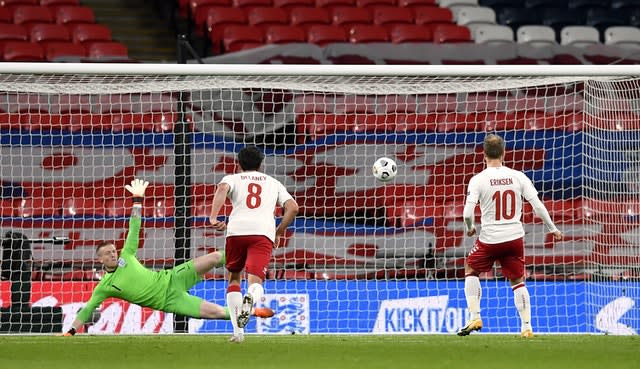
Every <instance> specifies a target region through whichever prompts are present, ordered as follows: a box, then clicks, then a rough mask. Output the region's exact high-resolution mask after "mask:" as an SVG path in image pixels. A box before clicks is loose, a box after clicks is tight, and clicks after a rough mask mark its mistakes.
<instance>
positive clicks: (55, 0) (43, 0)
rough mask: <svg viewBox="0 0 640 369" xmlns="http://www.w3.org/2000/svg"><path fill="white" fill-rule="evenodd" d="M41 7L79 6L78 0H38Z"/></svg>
mask: <svg viewBox="0 0 640 369" xmlns="http://www.w3.org/2000/svg"><path fill="white" fill-rule="evenodd" d="M39 3H40V5H41V6H49V7H51V6H60V5H68V6H76V5H79V4H80V0H40V1H39Z"/></svg>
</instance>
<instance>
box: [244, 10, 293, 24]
mask: <svg viewBox="0 0 640 369" xmlns="http://www.w3.org/2000/svg"><path fill="white" fill-rule="evenodd" d="M247 20H248V23H249V25H250V26H256V27H261V28H263V29H266V28H267V27H270V26H276V25H281V26H284V25H288V24H289V15H288V14H287V12H286V11H285V10H284V9H280V8H271V7H269V8H263V7H260V8H252V9H249V11H248V12H247Z"/></svg>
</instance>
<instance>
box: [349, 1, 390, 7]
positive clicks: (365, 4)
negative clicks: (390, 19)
mask: <svg viewBox="0 0 640 369" xmlns="http://www.w3.org/2000/svg"><path fill="white" fill-rule="evenodd" d="M395 5H396V1H395V0H356V6H357V7H358V8H373V7H379V6H384V7H395Z"/></svg>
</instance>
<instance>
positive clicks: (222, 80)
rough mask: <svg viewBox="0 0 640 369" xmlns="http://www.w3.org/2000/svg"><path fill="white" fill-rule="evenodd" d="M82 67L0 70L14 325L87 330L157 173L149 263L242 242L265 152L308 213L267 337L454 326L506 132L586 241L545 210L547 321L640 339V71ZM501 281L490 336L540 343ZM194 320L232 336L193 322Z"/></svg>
mask: <svg viewBox="0 0 640 369" xmlns="http://www.w3.org/2000/svg"><path fill="white" fill-rule="evenodd" d="M76 67H78V66H77V65H67V66H64V67H63V66H55V67H47V66H43V67H40V68H42V70H41V71H30V72H25V73H17V72H13V73H9V72H11V70H6V69H2V68H3V67H2V66H0V70H2V71H3V72H5V74H2V75H0V132H1V136H0V141H1V145H2V146H1V149H0V150H1V156H0V160H1V162H2V167H1V173H0V180H1V184H2V187H1V191H0V195H1V196H0V201H1V203H0V204H1V208H0V210H1V214H0V215H1V218H0V230H1V231H2V233H1V235H2V239H3V242H2V264H1V270H2V277H3V278H2V281H0V305H1V308H2V310H0V312H1V314H0V317H1V320H2V321H1V325H0V331H2V332H50V331H56V330H58V331H59V330H62V329H68V327H69V326H70V324H71V322H72V321H73V319H74V318H75V316H76V313H77V311H78V309H79V308H81V307H82V306H83V305H84V304H85V303H86V302H87V300H88V299H89V297H90V295H91V291H92V288H93V287H94V286H95V285H96V283H97V281H99V280H100V278H101V277H102V276H103V275H104V273H105V272H104V271H103V269H102V267H101V265H100V264H99V263H98V261H97V260H96V257H95V247H96V245H97V244H98V243H99V242H101V241H103V240H109V241H114V242H115V244H116V246H117V248H121V247H122V245H123V242H124V238H125V236H126V232H127V225H128V223H127V219H128V216H129V212H130V207H131V203H130V199H128V196H127V195H126V193H125V190H124V185H125V184H127V183H129V182H130V181H131V180H132V179H133V178H143V179H145V180H148V181H149V182H150V183H151V185H150V187H149V189H148V190H147V194H148V195H147V196H146V199H145V203H144V210H143V213H144V214H143V216H144V218H143V230H142V232H141V238H140V245H139V249H138V253H137V256H138V258H139V259H140V261H141V262H142V263H143V264H144V265H145V266H147V267H149V268H152V269H155V270H159V269H163V268H171V267H173V266H174V265H175V264H176V263H177V262H180V261H182V260H183V259H188V258H192V257H197V256H200V255H203V254H205V253H208V252H211V251H214V250H222V249H224V237H223V235H222V234H220V233H216V232H215V231H214V230H213V229H212V228H210V227H208V226H207V224H208V223H207V217H208V215H209V212H210V209H211V205H212V199H213V194H214V193H215V186H216V183H217V182H218V181H219V180H220V179H221V178H222V177H223V176H224V175H226V174H229V173H234V172H236V171H237V170H238V165H237V162H236V159H235V154H236V153H237V151H238V150H239V149H240V148H242V147H244V146H245V145H247V144H255V145H257V146H258V147H259V148H260V149H262V150H263V151H264V153H265V154H266V158H265V162H264V172H266V173H267V174H270V175H272V176H274V177H275V178H277V179H278V180H280V181H281V182H282V183H283V184H284V185H285V186H286V187H287V189H288V190H289V192H290V193H292V194H293V195H294V197H295V198H296V200H297V202H298V203H299V204H300V207H301V211H300V214H299V216H298V218H297V219H296V220H295V222H294V224H293V225H292V226H291V227H290V229H289V232H288V233H287V235H286V239H285V244H284V246H283V247H281V248H279V249H277V250H274V252H273V257H272V260H271V263H270V269H269V271H268V274H267V281H266V282H265V292H266V295H265V298H264V299H263V300H262V301H260V302H259V304H262V305H265V306H268V307H271V308H272V309H274V311H275V313H276V315H275V316H274V317H273V318H270V319H256V320H252V321H251V323H250V324H249V325H248V327H247V331H248V332H257V333H304V334H306V333H453V332H455V331H456V330H457V329H459V328H460V327H461V326H463V325H464V323H465V321H466V320H467V319H468V315H469V314H468V311H467V309H466V302H465V297H464V288H463V286H464V259H465V255H466V253H467V252H468V251H469V250H470V248H471V247H472V245H473V242H474V239H472V238H468V237H465V235H464V227H463V222H462V209H463V205H464V198H465V194H466V187H467V184H468V181H469V179H470V178H471V177H472V176H473V175H474V174H475V173H478V172H479V171H481V170H482V169H483V168H484V162H483V155H482V141H483V139H484V136H485V135H486V134H487V133H496V134H498V135H500V136H502V137H503V138H504V140H505V143H506V153H505V164H506V165H507V166H509V167H512V168H514V169H518V170H521V171H523V172H524V173H525V174H527V175H528V176H529V177H530V178H531V179H532V181H533V183H534V185H535V186H536V188H537V189H538V191H539V195H540V197H541V199H542V200H543V202H544V203H545V205H546V207H547V209H548V210H549V212H550V214H551V217H552V219H553V220H554V221H555V223H556V224H557V225H558V227H559V229H560V230H561V231H562V232H563V233H564V234H565V236H566V237H565V239H564V240H563V241H560V242H554V241H553V238H552V237H551V236H550V235H549V234H546V233H545V227H544V225H543V224H542V222H541V220H540V219H539V218H537V217H536V216H535V215H534V213H533V211H532V209H531V207H530V206H525V208H524V210H523V214H522V222H523V225H524V228H525V232H526V235H525V247H526V249H525V255H526V256H525V259H526V277H527V280H526V281H527V286H528V288H529V291H530V293H531V296H532V301H531V303H532V315H533V317H532V320H533V326H534V330H535V331H536V332H537V333H603V332H605V333H609V334H635V333H637V332H638V330H639V329H640V313H639V312H638V309H637V308H636V309H632V307H633V306H634V304H636V303H637V302H639V301H640V300H639V299H640V285H639V282H638V279H639V278H640V268H639V265H640V263H639V255H640V233H639V228H638V226H639V223H638V221H639V220H640V218H639V215H638V214H639V212H640V196H639V189H640V165H639V164H638V163H639V162H640V157H639V156H640V146H639V145H640V144H639V143H640V79H638V78H636V77H625V76H615V75H611V76H606V75H600V76H591V77H579V76H561V75H558V73H554V74H556V76H527V70H524V69H522V70H520V73H514V74H513V75H511V76H501V75H499V74H496V73H493V72H492V73H493V74H494V75H490V74H491V73H485V74H484V75H475V76H474V75H473V71H474V70H477V67H476V66H474V68H475V69H473V70H472V69H461V70H456V68H455V67H453V68H449V69H448V70H449V71H452V72H455V71H458V72H459V71H463V72H464V73H462V74H459V76H454V75H450V76H449V75H447V74H446V73H442V71H440V72H438V73H433V74H429V68H428V67H424V68H423V69H421V70H420V72H417V71H418V69H415V68H414V69H411V68H409V69H406V68H404V69H403V68H402V67H398V68H395V67H389V66H385V70H384V73H382V72H381V70H380V69H368V68H362V69H360V68H358V69H356V70H349V71H348V72H346V71H347V70H346V69H341V68H335V70H336V71H339V72H340V73H335V74H334V75H331V73H328V72H327V69H322V70H321V71H322V73H314V71H313V70H311V71H309V70H307V71H306V73H304V74H303V73H301V74H298V75H295V68H293V69H291V68H289V67H288V69H285V68H281V69H278V73H276V74H273V75H269V73H268V72H269V70H271V68H276V69H277V68H278V66H264V67H263V66H260V67H257V68H254V67H255V66H247V67H246V68H244V70H241V72H240V73H238V72H237V71H236V73H235V74H236V75H231V74H230V73H227V74H225V73H221V72H219V71H217V70H216V69H215V68H216V67H215V66H207V67H210V71H209V72H206V73H205V72H202V73H195V72H194V69H195V70H196V71H197V70H198V69H197V68H196V67H198V66H193V65H189V66H171V67H169V66H167V69H168V70H169V71H170V72H167V73H163V72H158V73H155V72H153V73H152V72H149V70H145V69H143V68H144V67H145V66H139V67H136V66H131V65H105V66H100V67H102V68H109V69H108V70H106V69H105V71H106V72H100V73H98V72H87V73H81V72H80V71H81V70H82V69H81V68H80V67H78V68H76ZM85 67H86V66H85ZM140 67H142V68H140ZM174 67H175V68H174ZM333 67H336V66H333ZM47 68H55V69H50V70H49V71H48V70H47ZM64 68H67V69H66V70H65V69H64ZM88 68H93V67H88ZM131 68H134V69H135V68H139V69H137V72H138V73H135V71H134V72H131ZM529 68H530V67H529ZM239 70H240V69H239ZM252 70H253V71H256V73H255V74H252V73H251V71H252ZM274 70H275V69H274ZM67 71H73V73H71V72H67ZM372 71H373V72H372ZM566 71H569V70H568V69H566ZM578 71H579V70H578ZM368 72H372V73H368ZM351 73H353V74H351ZM571 73H572V74H574V75H575V74H576V73H575V71H571ZM381 156H387V157H390V158H393V159H394V160H395V161H396V163H397V164H398V175H397V177H396V178H395V179H394V180H393V181H391V182H387V183H383V182H378V181H376V179H375V178H374V177H373V175H372V174H371V165H372V164H373V162H374V161H375V160H376V159H377V158H378V157H381ZM229 211H230V206H229V205H227V206H225V207H224V209H223V212H224V214H225V215H228V214H229ZM476 214H477V215H479V213H476ZM476 224H477V226H479V217H477V219H476ZM65 237H66V238H68V240H67V241H65V240H64V239H63V238H65ZM481 283H482V287H483V296H482V301H481V308H482V315H483V320H484V325H485V327H484V329H483V332H490V333H514V332H519V330H520V322H519V318H518V314H517V311H516V309H515V306H514V303H513V294H512V292H511V289H510V288H509V283H508V281H506V280H505V279H504V277H503V276H502V274H501V270H500V268H499V265H498V266H496V267H495V268H494V269H493V270H492V271H491V272H489V273H485V274H482V275H481ZM225 288H226V281H225V271H224V269H223V268H216V269H213V270H212V271H211V272H209V273H207V274H206V276H205V280H204V281H203V282H201V283H199V284H197V285H196V286H194V287H193V289H192V290H191V293H192V294H194V295H196V296H200V297H202V298H205V299H207V300H209V301H213V302H216V303H218V304H221V305H224V303H225ZM175 321H176V320H175V319H174V317H173V316H172V315H171V314H166V313H163V312H157V311H151V310H149V309H147V308H141V307H139V306H136V305H132V304H129V303H127V302H124V301H121V300H114V299H109V300H106V301H105V302H104V303H103V304H102V305H101V306H100V308H99V309H98V310H97V312H96V313H95V314H94V316H93V318H92V321H91V322H89V324H87V325H86V326H85V328H84V330H85V331H87V332H89V333H96V334H100V333H141V332H143V333H153V332H160V333H170V332H173V331H174V323H175ZM188 330H189V332H198V333H210V332H211V333H225V332H231V324H229V322H228V321H204V320H197V319H192V320H190V322H189V325H188Z"/></svg>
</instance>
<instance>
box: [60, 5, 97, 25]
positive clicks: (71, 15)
mask: <svg viewBox="0 0 640 369" xmlns="http://www.w3.org/2000/svg"><path fill="white" fill-rule="evenodd" d="M55 19H56V23H58V24H76V23H95V21H96V18H95V16H94V14H93V10H92V9H91V8H89V7H87V6H61V7H60V8H58V10H57V11H56V15H55Z"/></svg>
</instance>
